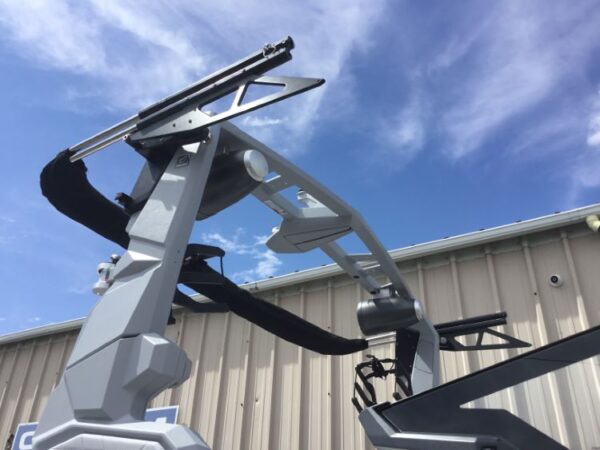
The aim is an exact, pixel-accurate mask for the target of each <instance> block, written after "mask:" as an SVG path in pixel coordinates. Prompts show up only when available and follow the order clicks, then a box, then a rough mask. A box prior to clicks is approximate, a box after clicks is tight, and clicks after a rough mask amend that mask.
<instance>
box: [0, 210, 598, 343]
mask: <svg viewBox="0 0 600 450" xmlns="http://www.w3.org/2000/svg"><path fill="white" fill-rule="evenodd" d="M590 214H600V203H596V204H593V205H589V206H584V207H582V208H577V209H573V210H570V211H565V212H561V213H555V214H551V215H548V216H542V217H538V218H536V219H530V220H524V221H522V222H516V223H511V224H508V225H502V226H499V227H495V228H489V229H487V230H483V231H475V232H472V233H466V234H461V235H458V236H454V237H449V238H446V239H439V240H436V241H431V242H427V243H424V244H418V245H413V246H410V247H404V248H400V249H397V250H391V251H390V254H391V256H392V258H393V259H394V260H395V261H405V260H411V259H414V258H421V257H424V256H427V255H432V254H436V253H443V252H448V251H452V250H458V249H461V248H465V247H472V246H475V245H483V244H487V243H489V242H493V241H499V240H503V239H510V238H513V237H516V236H523V235H526V234H532V233H536V232H540V231H544V230H549V229H554V228H561V227H564V226H568V225H572V224H575V223H579V222H583V221H585V218H586V217H587V216H588V215H590ZM342 272H343V271H342V269H340V267H339V266H338V265H337V264H328V265H326V266H322V267H316V268H312V269H307V270H302V271H299V272H294V273H290V274H286V275H281V276H278V277H273V278H269V279H266V280H260V281H256V282H252V283H244V284H243V285H242V287H243V288H245V289H250V290H252V291H255V290H258V291H265V290H270V289H276V288H281V287H284V286H290V285H294V284H299V283H304V282H307V281H311V280H316V279H320V278H327V277H331V276H335V275H339V274H341V273H342ZM198 297H200V296H198ZM83 321H84V318H81V319H75V320H70V321H67V322H61V323H57V324H50V325H46V326H42V327H39V328H33V329H30V330H25V331H20V332H17V333H13V334H8V335H5V336H0V345H4V344H8V343H11V342H17V341H24V340H27V339H32V338H39V337H41V336H44V335H48V334H55V333H59V332H66V331H72V330H76V329H78V328H80V327H81V325H82V324H83Z"/></svg>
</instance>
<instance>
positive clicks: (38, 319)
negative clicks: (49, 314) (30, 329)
mask: <svg viewBox="0 0 600 450" xmlns="http://www.w3.org/2000/svg"><path fill="white" fill-rule="evenodd" d="M40 320H42V318H41V317H37V316H36V317H30V318H29V319H27V322H30V323H34V322H39V321H40Z"/></svg>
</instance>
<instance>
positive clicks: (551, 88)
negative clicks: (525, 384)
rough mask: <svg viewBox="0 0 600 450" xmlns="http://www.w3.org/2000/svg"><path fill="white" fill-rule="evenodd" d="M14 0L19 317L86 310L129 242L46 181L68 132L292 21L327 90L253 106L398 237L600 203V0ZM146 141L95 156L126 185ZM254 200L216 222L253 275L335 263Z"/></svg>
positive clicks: (10, 263) (4, 200)
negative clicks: (108, 236) (291, 252)
mask: <svg viewBox="0 0 600 450" xmlns="http://www.w3.org/2000/svg"><path fill="white" fill-rule="evenodd" d="M141 5H142V3H140V2H133V1H130V2H128V1H119V2H116V1H106V0H97V1H92V0H89V1H85V2H79V1H62V2H59V1H56V2H46V1H41V0H40V1H33V0H29V1H27V2H17V1H10V0H0V83H1V86H2V102H1V103H0V120H1V123H2V125H3V126H2V133H3V140H2V141H3V146H4V150H3V151H2V152H0V167H1V168H2V169H1V170H2V177H0V204H1V205H2V209H1V210H0V257H1V258H2V261H3V263H2V265H1V266H0V267H1V269H0V282H1V284H2V296H1V297H0V306H1V307H0V334H5V333H10V332H13V331H17V330H22V329H26V328H31V327H35V326H40V325H43V324H47V323H52V322H60V321H63V320H67V319H71V318H75V317H81V316H83V315H85V314H86V313H87V312H88V311H89V310H90V308H91V307H92V306H93V305H94V303H95V302H96V301H97V298H96V297H94V295H93V294H92V293H91V290H90V288H91V285H92V284H93V283H94V281H95V280H96V274H95V267H96V264H97V263H98V262H100V261H103V260H105V259H106V258H107V256H109V255H110V254H111V253H114V252H115V251H117V250H118V249H117V248H115V246H114V245H113V244H111V243H110V242H106V241H104V240H103V239H102V238H100V237H98V236H95V235H94V234H93V233H92V232H90V231H88V230H86V229H85V228H83V227H81V226H79V225H77V224H75V223H73V222H70V221H69V219H67V218H65V217H63V216H62V215H60V214H59V213H58V212H56V211H55V210H53V208H52V207H51V206H50V205H49V204H48V203H47V202H46V200H45V199H44V198H43V197H42V196H41V194H40V191H39V183H38V177H39V172H40V171H41V168H42V167H43V166H44V164H45V163H46V162H47V161H49V160H50V159H51V158H52V157H53V156H54V155H55V154H56V153H57V152H58V151H59V150H61V149H63V148H65V147H68V146H70V145H73V144H74V143H76V142H78V141H80V140H82V139H83V138H86V137H88V136H89V135H91V134H93V133H95V132H97V131H99V130H101V129H103V128H105V127H107V126H109V125H111V124H113V123H115V122H117V121H119V120H121V119H123V118H125V117H128V116H130V115H131V114H133V113H135V112H137V111H138V110H139V109H140V108H142V107H143V106H146V105H148V104H150V103H151V102H153V101H156V100H158V99H160V98H161V97H163V96H165V95H168V94H169V93H171V92H173V91H175V90H177V89H179V88H181V87H183V86H185V85H186V84H188V83H190V82H192V81H194V80H196V79H198V78H201V77H202V76H204V75H206V74H208V73H210V72H212V71H214V70H216V69H218V68H220V67H221V66H224V65H226V64H229V63H231V62H233V61H235V60H237V59H239V58H241V57H243V56H245V55H246V54H248V53H250V52H253V51H255V50H256V49H258V48H259V47H260V46H262V45H263V44H264V43H266V42H271V41H275V40H279V39H281V38H282V37H284V36H286V35H291V36H292V37H293V38H294V40H295V42H296V50H295V51H294V60H293V61H292V62H291V63H289V64H287V65H285V66H283V67H282V68H280V69H278V71H277V72H278V73H280V74H286V75H302V76H312V77H323V78H326V79H327V83H326V84H325V85H324V86H323V87H322V88H319V89H318V90H315V91H313V92H310V93H308V94H304V95H302V96H300V97H297V98H294V99H291V100H288V101H286V102H283V103H281V104H279V105H274V106H272V107H269V108H267V109H263V110H260V111H258V112H256V113H253V114H251V115H248V116H246V117H243V118H240V119H238V120H237V121H236V123H237V124H238V125H239V126H241V127H242V128H243V129H245V130H246V131H248V132H250V133H251V134H253V135H255V136H256V137H258V138H260V139H262V140H264V141H265V142H266V143H267V144H269V145H270V146H272V147H273V148H274V149H276V150H278V151H281V152H282V153H284V154H285V155H286V156H287V157H289V158H290V159H291V160H292V161H294V162H295V163H296V164H298V165H299V166H300V167H301V168H303V169H305V170H306V171H308V172H309V173H311V174H313V175H314V176H315V177H316V178H317V179H319V180H320V181H322V182H323V183H324V184H325V185H327V186H328V187H330V188H331V189H333V190H334V191H335V192H337V193H338V194H339V195H340V196H342V197H343V198H345V199H346V200H347V201H348V202H349V203H351V204H352V205H353V206H355V207H356V208H357V209H359V210H360V211H361V212H362V213H363V216H364V217H365V218H366V219H367V221H368V222H369V223H370V225H371V226H372V228H373V229H374V230H375V231H376V232H377V234H378V235H379V237H380V238H381V240H382V241H383V243H384V244H385V246H386V247H387V248H389V249H393V248H399V247H403V246H406V245H410V244H414V243H420V242H426V241H430V240H434V239H438V238H441V237H444V236H451V235H456V234H460V233H464V232H469V231H474V230H478V229H480V228H487V227H491V226H497V225H502V224H506V223H510V222H514V221H515V220H519V219H527V218H532V217H537V216H540V215H544V214H549V213H552V212H554V211H557V210H565V209H570V208H573V207H576V206H582V205H585V204H589V203H595V202H597V201H598V199H599V194H600V44H599V43H600V26H598V24H599V23H600V8H598V3H597V2H595V1H578V2H572V1H567V0H564V1H560V0H552V1H533V0H531V1H526V2H516V1H497V2H482V1H462V2H449V1H444V0H439V1H434V0H427V1H389V2H385V1H377V0H364V1H362V0H356V1H344V2H342V1H333V0H318V1H317V0H315V1H303V2H282V1H277V2H275V1H258V0H249V1H244V2H236V1H232V0H221V1H219V2H202V4H201V2H194V1H183V0H182V1H173V0H171V1H168V2H167V1H159V0H154V1H148V2H143V5H144V6H143V7H142V6H141ZM141 163H142V161H141V159H140V158H139V157H138V156H137V155H136V154H135V153H134V152H133V151H131V150H130V149H129V148H127V146H125V145H117V146H114V147H111V148H110V149H109V150H106V151H104V152H101V153H99V154H97V155H95V156H93V157H90V158H88V159H87V160H86V164H87V165H88V167H89V174H90V177H91V179H92V181H93V183H94V184H95V185H97V186H98V187H99V189H100V190H102V191H103V192H104V193H105V194H106V195H107V196H113V195H114V193H116V192H119V191H128V190H129V189H130V188H131V186H132V184H133V182H134V180H135V177H136V175H137V171H138V170H139V168H140V167H141ZM277 224H278V221H277V217H276V216H275V215H274V214H273V213H272V212H270V211H268V210H266V209H264V207H262V205H260V204H259V203H258V202H257V201H256V200H254V199H253V198H248V199H246V200H244V201H242V202H241V203H240V204H238V205H236V206H235V207H232V208H230V209H229V210H227V211H225V212H223V213H221V214H219V215H218V216H216V217H214V218H211V219H209V220H208V221H205V222H201V223H198V224H197V225H196V228H195V230H194V233H193V240H195V241H196V242H198V241H202V240H204V241H208V242H210V243H217V244H220V245H221V246H223V248H225V250H227V251H228V256H227V257H226V262H225V265H226V269H227V272H228V274H229V275H230V276H233V277H234V278H235V279H236V280H238V281H240V282H242V281H245V280H251V279H260V278H264V277H268V276H277V275H281V274H285V273H288V272H291V271H294V270H297V269H302V268H308V267H313V266H316V265H320V264H324V263H328V262H329V261H328V259H327V257H326V256H325V255H322V254H321V253H319V252H312V253H309V254H306V255H300V256H288V255H284V256H282V255H275V254H273V253H272V252H270V251H268V250H267V248H266V247H265V246H264V245H263V244H262V241H263V239H264V236H265V235H268V234H269V233H270V230H271V228H272V227H273V226H275V225H277Z"/></svg>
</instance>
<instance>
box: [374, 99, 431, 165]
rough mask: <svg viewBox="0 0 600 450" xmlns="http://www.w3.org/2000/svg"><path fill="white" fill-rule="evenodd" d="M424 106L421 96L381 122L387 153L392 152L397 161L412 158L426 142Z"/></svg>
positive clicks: (403, 161) (381, 131) (404, 161)
mask: <svg viewBox="0 0 600 450" xmlns="http://www.w3.org/2000/svg"><path fill="white" fill-rule="evenodd" d="M424 117H425V112H424V106H423V104H422V102H421V100H420V98H419V97H417V96H416V95H415V96H413V99H412V100H411V101H410V102H409V103H408V104H407V105H406V106H405V107H404V109H402V110H401V111H400V112H399V113H398V114H397V115H396V116H395V117H393V118H392V119H391V120H387V121H385V122H382V123H381V124H380V133H381V135H382V136H383V137H384V139H385V141H386V142H385V144H386V146H385V153H386V154H392V155H393V156H394V157H395V159H396V160H397V161H396V162H400V163H407V162H409V161H410V160H412V159H413V158H414V157H415V156H416V155H417V154H418V153H419V152H420V151H421V150H422V148H423V146H424V144H425V124H424Z"/></svg>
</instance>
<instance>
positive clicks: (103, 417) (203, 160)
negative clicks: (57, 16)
mask: <svg viewBox="0 0 600 450" xmlns="http://www.w3.org/2000/svg"><path fill="white" fill-rule="evenodd" d="M285 42H286V41H282V43H284V44H283V45H281V43H279V44H276V45H273V46H268V47H265V49H266V50H263V52H262V57H263V59H266V60H269V58H270V57H273V55H275V56H277V55H278V54H281V53H282V52H284V50H285V49H287V51H288V52H289V49H290V48H291V47H292V45H286V44H285ZM282 49H283V50H282ZM278 52H280V53H278ZM259 59H260V58H259V57H258V58H257V60H259ZM288 59H289V58H288ZM285 60H287V59H285V58H283V62H285ZM280 63H281V62H280ZM251 64H260V62H256V61H254V60H253V61H252V62H251ZM273 65H274V64H271V65H267V67H263V68H262V69H261V70H262V71H264V70H269V69H270V68H271V67H272V66H273ZM239 69H240V68H239V67H236V66H235V65H234V66H231V67H230V68H228V69H224V70H223V71H221V72H220V74H219V76H216V77H214V76H213V78H212V79H211V78H210V77H209V79H208V81H207V82H204V83H203V82H200V83H197V84H196V85H194V89H193V90H192V91H190V90H184V91H181V92H180V93H178V94H175V95H174V96H172V97H170V98H169V99H166V100H165V101H164V102H161V103H159V104H158V105H159V107H156V108H154V107H151V108H148V110H145V111H142V112H140V114H138V116H134V118H131V119H128V120H126V121H124V122H122V123H120V124H118V125H116V126H114V127H111V128H110V129H109V130H106V131H104V132H102V133H99V134H98V135H96V136H94V137H92V138H90V139H88V140H86V141H84V142H82V143H80V144H78V145H77V146H75V147H74V148H72V150H75V151H77V153H75V154H74V156H73V157H72V160H73V161H76V160H77V159H80V158H82V157H85V156H87V155H90V154H92V153H94V152H95V151H98V150H100V149H102V148H104V147H106V146H108V145H110V144H112V143H114V142H117V141H118V140H119V139H122V138H124V137H127V138H128V140H129V142H135V143H137V144H140V145H141V146H142V147H144V146H145V145H147V146H148V147H152V146H153V145H154V144H155V143H156V142H157V141H160V143H164V141H165V140H166V141H168V140H169V139H173V138H175V140H174V141H172V142H171V146H172V148H174V149H175V151H174V153H173V156H172V157H171V160H170V162H169V163H168V165H167V166H166V168H165V170H164V172H163V173H162V176H161V177H160V179H159V180H158V181H157V183H156V184H155V186H154V187H153V189H152V191H151V193H150V195H149V197H148V198H147V201H146V202H145V204H144V206H143V207H142V208H141V209H140V210H139V211H137V212H135V213H134V214H133V215H132V216H131V219H130V221H129V224H128V227H127V232H128V234H129V237H130V243H129V246H128V249H127V251H126V252H125V254H124V255H123V256H122V257H121V258H120V259H119V260H118V262H117V264H116V267H115V269H114V271H113V272H112V273H111V280H110V281H111V286H110V288H109V289H108V290H107V291H106V292H105V293H104V295H103V297H102V298H101V300H100V301H99V303H98V304H97V305H96V306H95V308H94V309H93V311H92V312H91V313H90V315H89V316H88V318H87V320H86V322H85V324H84V326H83V328H82V330H81V333H80V335H79V338H78V339H77V342H76V344H75V348H74V349H73V352H72V354H71V356H70V358H69V361H68V363H67V366H66V369H65V372H64V374H63V377H62V379H61V381H60V383H59V385H58V386H57V388H56V389H55V391H54V392H53V393H52V395H51V397H50V399H49V402H48V406H47V408H46V410H45V412H44V414H43V416H42V419H41V422H40V424H39V427H38V429H37V432H36V435H35V438H34V448H35V449H36V450H42V449H96V448H119V449H126V450H127V449H140V448H144V449H148V450H150V449H153V450H154V449H155V450H160V449H165V450H167V449H168V450H183V449H189V450H191V449H198V450H199V449H206V448H208V446H207V444H206V443H205V442H204V440H203V439H202V438H201V437H200V436H199V435H198V434H196V433H195V432H194V431H191V430H189V429H188V428H186V427H184V426H181V425H173V424H164V423H147V422H144V421H143V415H144V411H145V409H146V406H147V404H148V402H149V401H150V399H151V398H153V397H154V396H156V395H157V394H158V393H159V392H161V391H163V390H164V389H167V388H170V387H173V386H177V385H179V384H181V383H183V382H184V381H185V380H186V379H187V378H188V376H189V373H190V360H189V359H188V358H187V356H186V354H185V353H184V352H183V350H182V349H181V348H179V347H178V346H177V345H176V344H175V343H173V342H171V341H169V340H168V339H166V338H165V337H164V334H165V329H166V324H167V319H168V317H169V311H170V307H171V299H172V298H173V293H174V291H175V288H176V284H177V281H178V274H179V271H180V269H181V265H182V261H183V257H184V253H185V250H186V246H187V244H188V239H189V236H190V233H191V231H192V227H193V225H194V221H195V220H196V219H197V212H198V209H199V207H200V204H201V202H202V198H203V193H204V192H205V187H206V183H207V179H208V176H209V173H210V169H211V165H212V162H213V159H214V158H215V156H216V155H218V154H222V153H226V152H231V151H232V150H238V149H240V150H247V149H253V150H255V151H258V152H259V153H260V154H262V156H263V157H264V158H265V159H266V161H267V163H268V166H269V172H270V173H271V174H272V177H270V178H269V179H267V180H265V181H263V182H262V183H260V185H259V186H258V187H257V188H256V189H255V190H254V191H253V195H254V196H255V197H256V198H258V199H259V200H260V201H261V202H262V203H264V204H265V205H267V206H268V207H269V208H271V209H272V210H274V211H275V212H277V213H278V214H279V215H280V216H281V218H282V222H281V225H280V227H279V228H278V229H276V231H275V232H274V234H273V235H272V236H271V238H270V239H269V241H268V243H267V245H268V246H269V247H270V248H271V249H273V250H274V251H278V252H288V253H289V252H305V251H308V250H312V249H314V248H320V249H322V250H323V251H324V252H325V253H326V254H328V255H329V256H330V257H331V258H333V259H334V260H335V261H336V262H337V263H338V264H339V265H340V267H342V268H343V269H344V270H345V271H346V272H347V273H348V274H349V275H350V276H352V277H353V278H354V279H356V280H357V281H358V282H359V283H360V284H361V286H363V287H364V288H365V289H366V290H367V291H368V292H370V293H371V294H372V295H373V296H374V299H375V301H376V302H377V301H381V302H382V304H383V303H385V302H388V303H389V302H390V301H392V302H393V303H394V305H395V306H396V307H398V306H400V308H399V312H398V313H397V314H396V318H397V325H398V326H399V327H400V326H401V327H404V328H413V329H415V330H418V332H419V336H420V337H419V343H418V348H417V351H416V356H415V361H414V368H415V370H414V372H413V386H414V389H415V392H422V391H425V390H427V389H430V388H432V387H434V386H436V385H437V384H438V377H439V359H438V351H439V347H438V345H439V344H438V336H437V333H436V331H435V329H434V327H433V326H432V325H431V323H430V322H429V320H428V319H427V318H426V317H424V316H423V314H422V311H421V308H420V305H419V302H418V301H417V300H415V299H414V298H413V296H412V294H411V293H410V291H409V290H408V288H407V286H406V285H405V283H404V282H403V280H402V277H401V276H400V273H399V271H398V269H397V267H396V265H395V264H394V262H393V261H392V259H391V258H390V256H389V254H388V253H387V252H386V250H385V248H384V247H383V246H382V244H381V243H380V242H379V240H378V239H377V238H376V237H375V235H374V234H373V233H372V231H371V230H370V229H369V227H368V226H367V225H366V223H365V222H364V220H363V219H362V217H361V216H360V215H359V214H358V213H357V212H356V211H355V210H354V209H352V208H351V207H350V206H348V205H347V204H346V203H345V202H344V201H342V200H341V199H340V198H339V197H337V196H336V195H335V194H333V193H332V192H331V191H329V190H328V189H327V188H325V187H324V186H323V185H321V184H320V183H318V182H317V181H316V180H314V179H313V178H312V177H310V176H309V175H307V174H306V173H304V172H303V171H301V170H300V169H299V168H297V167H295V166H294V165H293V164H291V163H290V162H289V161H287V160H286V159H284V158H283V157H281V156H280V155H279V154H278V153H276V152H274V151H273V150H271V149H269V148H268V147H267V146H265V145H264V144H263V143H261V142H259V141H257V140H255V139H254V138H252V137H251V136H249V135H247V134H246V133H244V132H242V131H241V130H239V129H238V128H237V127H235V126H234V125H232V124H230V123H227V122H224V121H225V120H226V119H228V118H231V117H234V116H236V115H239V114H242V113H244V112H247V111H250V110H253V109H256V108H259V107H261V106H265V105H267V104H270V103H273V102H275V101H278V100H281V99H283V98H287V97H289V96H291V95H295V94H297V93H300V92H304V91H305V90H308V89H310V88H313V87H316V86H318V85H320V84H322V80H315V79H302V78H287V77H262V72H261V71H256V72H250V75H249V72H248V69H247V68H246V69H242V70H239ZM261 77H262V78H261ZM232 80H233V81H232ZM226 81H227V82H226ZM257 81H258V83H267V84H274V85H279V86H282V88H283V89H282V91H280V92H278V93H275V94H271V95H268V96H266V97H263V98H261V99H258V100H255V101H253V102H250V103H249V104H246V105H244V104H243V97H244V95H245V92H246V90H247V88H248V86H249V85H250V84H252V83H256V82H257ZM197 91H199V92H200V94H202V95H200V97H198V96H197V95H196V93H197ZM235 91H237V95H236V96H235V100H234V102H233V104H232V106H231V108H230V109H229V110H228V111H226V112H224V113H221V114H217V115H208V114H205V113H204V112H202V111H201V110H200V109H199V108H200V106H202V105H204V104H207V103H208V102H210V101H214V100H215V99H218V98H220V97H222V96H223V95H226V94H228V93H231V92H235ZM215 92H216V93H215ZM207 130H208V132H207ZM291 186H296V187H297V188H299V189H301V190H302V192H303V193H304V194H303V195H304V197H303V198H304V203H305V206H299V205H295V204H294V203H293V202H292V201H290V200H288V199H287V198H286V197H285V196H284V195H283V194H282V193H281V191H282V190H284V189H286V188H288V187H291ZM350 233H356V235H357V236H358V237H359V238H360V239H361V240H362V242H363V243H364V245H365V247H366V248H367V249H368V250H369V252H368V253H366V254H360V255H356V254H347V253H346V252H345V251H344V250H343V249H342V247H341V246H339V245H338V244H337V243H336V240H337V239H339V238H340V237H342V236H345V235H348V234H350ZM365 265H371V266H374V265H376V266H378V267H379V268H380V269H381V271H382V272H383V273H384V274H385V275H386V277H387V278H388V279H389V284H386V285H382V284H381V283H379V282H378V281H377V280H376V279H375V278H374V277H373V276H372V275H371V273H370V272H369V271H368V270H367V269H366V268H365ZM376 304H377V303H376ZM375 327H376V325H375Z"/></svg>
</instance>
